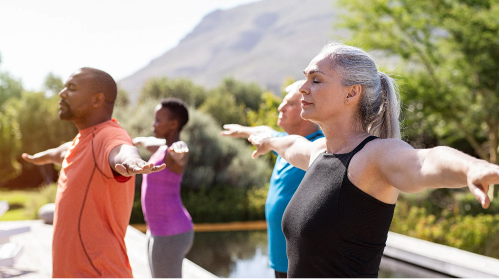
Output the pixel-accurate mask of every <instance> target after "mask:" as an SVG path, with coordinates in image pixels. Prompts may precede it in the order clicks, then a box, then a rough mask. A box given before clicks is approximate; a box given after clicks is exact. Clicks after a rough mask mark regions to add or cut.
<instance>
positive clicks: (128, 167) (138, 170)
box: [115, 158, 166, 176]
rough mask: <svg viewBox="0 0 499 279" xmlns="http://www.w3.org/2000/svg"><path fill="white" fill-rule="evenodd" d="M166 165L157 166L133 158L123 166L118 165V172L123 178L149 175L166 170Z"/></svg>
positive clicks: (116, 166)
mask: <svg viewBox="0 0 499 279" xmlns="http://www.w3.org/2000/svg"><path fill="white" fill-rule="evenodd" d="M165 167H166V165H165V164H162V165H160V166H155V165H154V164H153V163H147V162H146V161H144V160H142V159H140V158H132V159H128V160H126V161H124V162H123V163H122V164H116V165H115V168H116V172H118V173H119V174H121V175H123V176H132V175H136V174H149V173H152V172H158V171H162V170H164V169H165Z"/></svg>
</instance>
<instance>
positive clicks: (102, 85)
mask: <svg viewBox="0 0 499 279" xmlns="http://www.w3.org/2000/svg"><path fill="white" fill-rule="evenodd" d="M80 70H81V71H82V72H85V73H90V74H91V75H92V85H91V86H92V88H93V90H94V91H95V92H98V93H103V94H104V97H105V100H106V103H108V104H114V101H116V95H117V94H118V87H117V85H116V81H114V79H113V77H112V76H111V75H110V74H108V73H106V72H104V71H102V70H99V69H95V68H90V67H83V68H81V69H80Z"/></svg>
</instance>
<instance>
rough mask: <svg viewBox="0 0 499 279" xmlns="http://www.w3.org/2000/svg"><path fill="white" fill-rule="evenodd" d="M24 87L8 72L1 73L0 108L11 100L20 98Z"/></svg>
mask: <svg viewBox="0 0 499 279" xmlns="http://www.w3.org/2000/svg"><path fill="white" fill-rule="evenodd" d="M22 91H23V86H22V84H21V82H20V81H18V80H16V79H14V78H13V77H12V76H11V75H10V74H9V73H7V72H0V106H2V104H3V103H5V102H6V101H7V100H9V99H11V98H20V97H21V92H22Z"/></svg>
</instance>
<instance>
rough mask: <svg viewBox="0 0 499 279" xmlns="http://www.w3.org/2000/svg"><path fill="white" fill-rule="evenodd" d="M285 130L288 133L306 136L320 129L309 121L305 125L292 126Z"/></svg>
mask: <svg viewBox="0 0 499 279" xmlns="http://www.w3.org/2000/svg"><path fill="white" fill-rule="evenodd" d="M284 131H286V133H288V134H290V135H299V136H302V137H306V136H308V135H310V134H312V133H315V132H317V131H319V127H318V126H317V125H315V124H314V123H312V122H307V123H305V125H299V126H295V127H291V128H288V129H284Z"/></svg>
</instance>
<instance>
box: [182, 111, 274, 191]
mask: <svg viewBox="0 0 499 279" xmlns="http://www.w3.org/2000/svg"><path fill="white" fill-rule="evenodd" d="M189 114H190V117H189V118H190V120H189V123H188V124H187V125H186V127H185V128H184V130H183V131H182V137H181V138H182V139H183V140H184V141H185V142H187V144H188V145H189V150H190V157H189V163H188V166H187V169H186V171H185V175H184V179H183V181H182V187H185V188H188V189H196V190H200V189H206V190H209V189H210V188H211V187H213V186H215V185H226V186H230V187H234V188H243V189H249V188H251V187H255V186H256V187H262V186H263V185H265V183H266V182H268V181H269V179H270V174H271V173H270V171H271V170H270V168H269V166H268V165H267V164H266V163H265V162H263V161H260V160H253V159H252V158H251V149H250V148H249V147H248V146H247V145H245V144H244V143H243V142H241V141H238V140H236V139H233V138H227V137H222V136H221V135H220V131H221V129H220V128H219V127H218V125H217V124H216V122H215V121H214V120H213V118H212V117H210V116H209V115H207V114H204V113H201V112H198V111H195V110H190V112H189Z"/></svg>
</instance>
